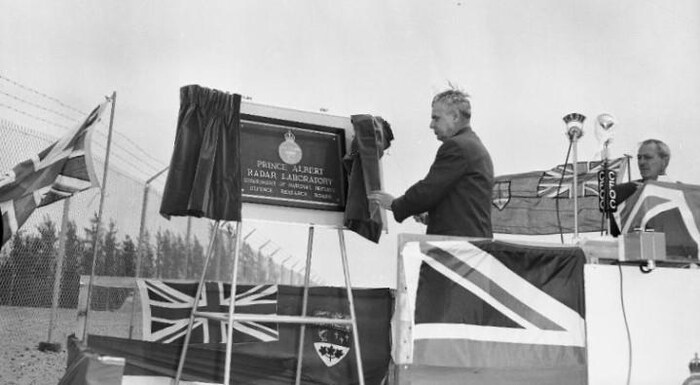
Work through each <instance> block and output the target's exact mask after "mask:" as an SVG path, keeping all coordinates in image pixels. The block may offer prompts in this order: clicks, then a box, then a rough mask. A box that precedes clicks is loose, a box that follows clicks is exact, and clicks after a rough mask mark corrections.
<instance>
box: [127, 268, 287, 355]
mask: <svg viewBox="0 0 700 385" xmlns="http://www.w3.org/2000/svg"><path fill="white" fill-rule="evenodd" d="M138 288H139V293H140V296H141V304H142V310H143V323H142V325H143V340H145V341H154V342H161V343H173V342H183V341H184V338H185V334H186V333H187V325H188V323H189V319H190V315H191V312H192V307H193V304H194V297H195V295H196V294H197V283H196V282H192V283H189V282H188V283H179V282H164V281H157V280H138ZM230 303H231V285H230V284H225V283H222V282H205V289H204V290H202V296H201V298H200V299H199V303H198V304H197V313H198V314H205V313H207V314H217V315H222V316H225V317H227V316H228V308H229V304H230ZM234 311H235V313H237V314H239V313H245V314H258V315H270V314H276V313H277V286H276V285H257V286H251V285H238V287H237V289H236V300H235V305H234ZM227 328H228V322H225V321H218V320H212V319H210V318H206V317H199V316H196V317H195V319H194V323H193V325H192V334H191V336H190V342H191V343H226V342H227V330H228V329H227ZM278 339H279V331H278V328H277V324H275V323H269V322H268V323H266V322H256V321H243V322H241V321H234V323H233V342H234V343H243V342H270V341H277V340H278Z"/></svg>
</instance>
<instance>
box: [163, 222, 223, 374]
mask: <svg viewBox="0 0 700 385" xmlns="http://www.w3.org/2000/svg"><path fill="white" fill-rule="evenodd" d="M220 224H221V221H216V223H215V224H214V228H213V229H212V235H211V241H209V247H208V248H207V257H206V258H205V259H204V266H203V267H202V275H201V276H200V277H199V285H197V294H195V296H194V303H193V304H192V312H191V313H190V322H189V323H188V324H187V333H186V334H185V343H184V344H183V345H182V352H180V362H179V363H178V364H177V373H176V374H175V383H174V385H179V384H180V377H182V369H183V368H184V366H185V357H186V356H187V346H188V345H189V344H190V337H191V336H192V324H194V316H195V313H196V311H197V303H199V299H200V298H201V296H202V288H203V287H204V276H205V275H206V273H207V267H209V260H210V259H211V256H212V254H213V253H214V245H215V244H216V236H217V235H218V234H219V225H220Z"/></svg>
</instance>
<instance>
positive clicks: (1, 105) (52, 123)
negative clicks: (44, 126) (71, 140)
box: [0, 102, 69, 130]
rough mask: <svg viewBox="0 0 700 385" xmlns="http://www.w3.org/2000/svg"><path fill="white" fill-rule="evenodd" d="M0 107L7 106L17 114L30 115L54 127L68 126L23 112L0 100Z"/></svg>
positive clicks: (64, 127)
mask: <svg viewBox="0 0 700 385" xmlns="http://www.w3.org/2000/svg"><path fill="white" fill-rule="evenodd" d="M0 107H4V108H7V109H8V110H11V111H14V112H17V113H19V114H22V115H25V116H28V117H30V118H33V119H36V120H39V121H42V122H44V123H48V124H50V125H52V126H56V127H59V128H63V129H66V130H68V129H69V128H68V127H66V126H64V125H61V124H58V123H55V122H52V121H50V120H47V119H44V118H40V117H38V116H36V115H33V114H30V113H28V112H25V111H21V110H18V109H17V108H15V107H12V106H8V105H7V104H5V103H2V102H0Z"/></svg>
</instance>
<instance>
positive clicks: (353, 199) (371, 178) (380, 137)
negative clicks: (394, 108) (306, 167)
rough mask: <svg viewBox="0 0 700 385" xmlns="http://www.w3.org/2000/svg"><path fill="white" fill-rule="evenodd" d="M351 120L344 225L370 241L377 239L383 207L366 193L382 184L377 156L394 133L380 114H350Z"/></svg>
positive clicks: (380, 229)
mask: <svg viewBox="0 0 700 385" xmlns="http://www.w3.org/2000/svg"><path fill="white" fill-rule="evenodd" d="M351 121H352V126H353V129H354V131H355V137H354V138H353V140H352V144H351V149H350V154H348V156H346V158H345V160H344V163H345V167H346V169H347V170H348V172H349V174H350V175H349V178H348V179H349V186H348V200H347V204H346V205H345V217H344V225H345V227H347V228H348V229H350V230H352V231H354V232H356V233H358V234H359V235H361V236H363V237H365V238H367V239H369V240H370V241H372V242H379V238H380V236H381V231H382V227H383V222H382V217H381V210H382V208H381V207H379V205H378V204H376V203H375V202H370V201H369V200H368V199H367V193H369V192H370V191H373V190H381V188H382V186H381V179H380V175H379V159H380V158H381V157H382V155H383V154H384V150H386V149H387V148H389V146H390V145H391V141H392V140H393V139H394V135H393V133H392V131H391V127H390V125H389V123H387V122H386V121H384V120H383V119H382V118H380V117H374V116H372V115H353V116H352V117H351Z"/></svg>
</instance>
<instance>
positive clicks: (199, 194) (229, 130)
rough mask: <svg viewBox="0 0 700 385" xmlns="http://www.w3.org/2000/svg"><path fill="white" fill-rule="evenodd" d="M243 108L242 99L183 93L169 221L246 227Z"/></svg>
mask: <svg viewBox="0 0 700 385" xmlns="http://www.w3.org/2000/svg"><path fill="white" fill-rule="evenodd" d="M240 107H241V96H240V95H238V94H229V93H226V92H222V91H217V90H213V89H208V88H204V87H200V86H198V85H189V86H185V87H182V88H181V89H180V113H179V116H178V122H177V136H176V138H175V148H174V150H173V156H172V159H171V161H170V170H169V173H168V179H167V181H166V184H165V191H164V192H163V200H162V202H161V206H160V213H161V214H162V215H163V216H165V217H166V218H170V216H172V215H175V216H193V217H206V218H210V219H214V220H226V221H240V219H241V178H240V177H241V175H240V167H239V166H240V152H239V146H240V130H239V128H240V110H241V109H240Z"/></svg>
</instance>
